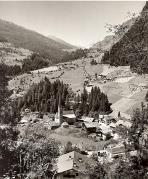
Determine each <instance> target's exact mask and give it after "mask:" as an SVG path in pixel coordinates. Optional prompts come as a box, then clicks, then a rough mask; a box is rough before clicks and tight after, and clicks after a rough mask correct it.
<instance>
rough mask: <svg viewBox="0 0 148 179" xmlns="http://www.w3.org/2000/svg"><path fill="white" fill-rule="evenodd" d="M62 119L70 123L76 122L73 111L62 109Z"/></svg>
mask: <svg viewBox="0 0 148 179" xmlns="http://www.w3.org/2000/svg"><path fill="white" fill-rule="evenodd" d="M63 121H64V122H67V123H68V124H70V125H72V124H74V123H75V122H76V115H75V114H74V112H73V111H63Z"/></svg>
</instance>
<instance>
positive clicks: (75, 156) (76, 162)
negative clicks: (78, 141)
mask: <svg viewBox="0 0 148 179" xmlns="http://www.w3.org/2000/svg"><path fill="white" fill-rule="evenodd" d="M87 166H92V167H94V166H96V162H95V161H94V160H93V159H91V158H88V157H87V156H86V155H82V154H80V153H78V152H75V151H73V152H70V153H67V154H64V155H61V156H60V157H59V158H58V160H57V173H62V172H65V171H68V170H71V169H74V170H76V171H78V172H80V173H87V171H88V168H89V167H87Z"/></svg>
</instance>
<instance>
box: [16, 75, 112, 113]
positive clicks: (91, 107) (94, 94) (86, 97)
mask: <svg viewBox="0 0 148 179" xmlns="http://www.w3.org/2000/svg"><path fill="white" fill-rule="evenodd" d="M59 100H60V103H61V106H62V107H63V109H65V110H69V109H71V108H73V109H74V111H76V113H77V114H78V115H80V116H81V115H84V114H85V115H88V114H90V113H95V112H102V113H106V112H111V108H110V105H111V104H110V103H109V101H108V98H107V96H106V95H105V94H104V93H102V92H101V91H100V89H99V88H98V87H94V88H92V90H91V92H90V93H89V94H88V93H87V91H86V89H85V88H84V91H83V92H82V93H81V95H76V94H74V93H73V91H72V90H71V89H70V88H69V86H68V85H67V84H64V83H63V82H61V81H59V80H57V81H55V82H53V83H51V82H50V81H49V80H48V79H47V78H45V80H43V81H41V82H40V83H39V84H34V85H33V86H32V87H31V88H30V89H29V91H28V92H27V94H26V95H25V96H24V97H23V98H21V99H20V101H19V104H18V107H19V109H20V110H21V109H25V108H30V109H31V110H32V111H41V112H52V113H55V112H56V111H57V109H58V105H59ZM73 100H74V101H75V103H74V105H73V104H72V103H71V101H73Z"/></svg>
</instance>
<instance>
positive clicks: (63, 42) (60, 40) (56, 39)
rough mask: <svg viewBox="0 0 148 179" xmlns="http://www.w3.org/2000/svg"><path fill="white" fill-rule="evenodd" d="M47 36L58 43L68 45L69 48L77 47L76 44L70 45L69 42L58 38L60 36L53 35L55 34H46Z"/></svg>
mask: <svg viewBox="0 0 148 179" xmlns="http://www.w3.org/2000/svg"><path fill="white" fill-rule="evenodd" d="M48 37H49V38H50V39H52V40H54V41H56V42H58V43H60V44H63V45H65V46H67V47H69V49H76V48H77V47H76V46H74V45H71V44H69V43H68V42H65V41H64V40H62V39H60V38H58V37H55V36H52V35H48Z"/></svg>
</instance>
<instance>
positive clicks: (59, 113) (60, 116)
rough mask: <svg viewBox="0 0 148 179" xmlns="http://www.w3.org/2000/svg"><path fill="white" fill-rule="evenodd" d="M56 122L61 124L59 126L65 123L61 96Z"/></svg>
mask: <svg viewBox="0 0 148 179" xmlns="http://www.w3.org/2000/svg"><path fill="white" fill-rule="evenodd" d="M55 122H56V123H59V124H62V122H63V111H62V107H61V96H60V95H59V104H58V111H57V113H56V116H55Z"/></svg>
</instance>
